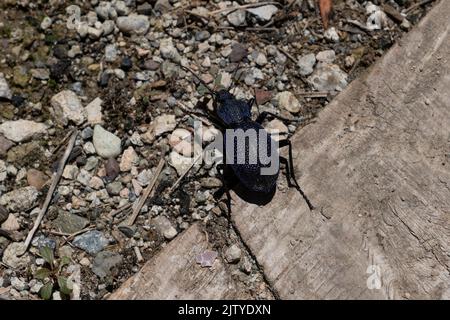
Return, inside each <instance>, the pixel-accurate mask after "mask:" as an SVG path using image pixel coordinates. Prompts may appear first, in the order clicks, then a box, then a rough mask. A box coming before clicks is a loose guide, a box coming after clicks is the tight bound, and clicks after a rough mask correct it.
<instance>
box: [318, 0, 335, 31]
mask: <svg viewBox="0 0 450 320" xmlns="http://www.w3.org/2000/svg"><path fill="white" fill-rule="evenodd" d="M332 7H333V0H319V8H320V16H321V17H322V23H323V27H324V28H325V30H327V29H328V21H329V19H330V14H331V9H332Z"/></svg>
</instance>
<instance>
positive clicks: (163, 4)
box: [155, 0, 172, 13]
mask: <svg viewBox="0 0 450 320" xmlns="http://www.w3.org/2000/svg"><path fill="white" fill-rule="evenodd" d="M170 10H172V5H171V4H170V2H169V0H158V1H156V3H155V11H159V12H161V13H166V12H169V11H170Z"/></svg>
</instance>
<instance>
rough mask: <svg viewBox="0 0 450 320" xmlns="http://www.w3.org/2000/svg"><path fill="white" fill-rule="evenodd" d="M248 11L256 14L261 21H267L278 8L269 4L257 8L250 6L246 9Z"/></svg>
mask: <svg viewBox="0 0 450 320" xmlns="http://www.w3.org/2000/svg"><path fill="white" fill-rule="evenodd" d="M247 11H248V12H250V13H251V14H253V15H255V16H257V17H258V18H259V19H261V20H263V21H269V20H270V19H272V16H273V15H274V14H275V13H277V11H278V8H277V7H275V6H274V5H273V4H269V5H267V6H261V7H257V8H250V9H247Z"/></svg>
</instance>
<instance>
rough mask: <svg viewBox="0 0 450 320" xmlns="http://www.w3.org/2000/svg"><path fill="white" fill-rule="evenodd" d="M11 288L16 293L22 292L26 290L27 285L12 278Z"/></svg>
mask: <svg viewBox="0 0 450 320" xmlns="http://www.w3.org/2000/svg"><path fill="white" fill-rule="evenodd" d="M11 286H12V287H13V288H14V289H16V290H17V291H23V290H25V289H27V288H28V285H27V283H26V282H25V281H23V280H21V279H19V278H17V277H12V278H11Z"/></svg>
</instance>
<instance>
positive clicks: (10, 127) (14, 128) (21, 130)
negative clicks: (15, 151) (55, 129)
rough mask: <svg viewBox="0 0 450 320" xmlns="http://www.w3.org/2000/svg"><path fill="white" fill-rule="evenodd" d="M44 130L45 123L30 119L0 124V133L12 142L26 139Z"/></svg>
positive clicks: (45, 127)
mask: <svg viewBox="0 0 450 320" xmlns="http://www.w3.org/2000/svg"><path fill="white" fill-rule="evenodd" d="M46 130H47V126H46V125H45V124H43V123H38V122H34V121H30V120H16V121H6V122H4V123H2V124H1V125H0V133H1V134H3V135H4V136H5V137H6V138H8V139H9V140H12V141H14V142H22V141H25V140H28V139H30V138H32V137H33V136H35V135H37V134H41V133H44V132H45V131H46Z"/></svg>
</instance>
